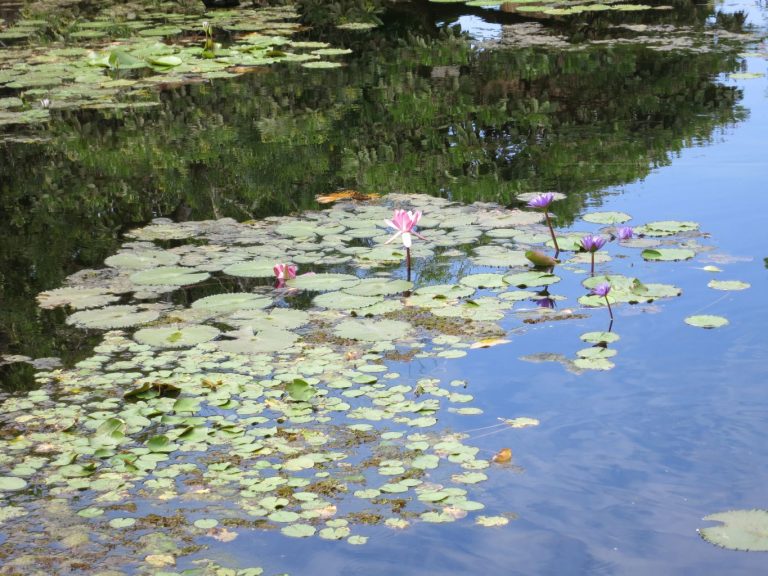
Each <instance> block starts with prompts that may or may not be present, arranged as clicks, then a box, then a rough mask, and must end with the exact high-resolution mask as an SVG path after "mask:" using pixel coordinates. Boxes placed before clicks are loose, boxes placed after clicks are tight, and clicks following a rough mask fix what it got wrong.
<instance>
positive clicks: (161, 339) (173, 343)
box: [133, 325, 221, 348]
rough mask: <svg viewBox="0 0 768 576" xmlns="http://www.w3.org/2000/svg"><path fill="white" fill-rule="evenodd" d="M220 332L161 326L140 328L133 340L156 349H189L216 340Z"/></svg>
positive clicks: (208, 329)
mask: <svg viewBox="0 0 768 576" xmlns="http://www.w3.org/2000/svg"><path fill="white" fill-rule="evenodd" d="M220 333H221V332H219V330H218V329H217V328H214V327H213V326H203V325H199V326H195V325H193V326H180V327H172V326H162V327H158V328H142V329H141V330H139V331H137V332H136V333H135V334H134V335H133V338H134V340H136V341H137V342H140V343H141V344H146V345H148V346H154V347H156V348H189V347H190V346H196V345H197V344H201V343H203V342H208V341H209V340H213V339H214V338H216V337H217V336H218V335H219V334H220Z"/></svg>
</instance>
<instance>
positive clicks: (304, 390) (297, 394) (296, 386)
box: [285, 378, 317, 402]
mask: <svg viewBox="0 0 768 576" xmlns="http://www.w3.org/2000/svg"><path fill="white" fill-rule="evenodd" d="M285 391H286V392H288V395H289V396H290V397H291V399H292V400H296V401H297V402H306V401H307V400H309V399H310V398H312V397H313V396H314V395H315V394H317V390H315V389H314V388H313V387H312V386H310V385H309V384H308V383H307V382H306V381H304V380H302V379H300V378H296V379H294V380H293V382H290V383H288V384H286V385H285Z"/></svg>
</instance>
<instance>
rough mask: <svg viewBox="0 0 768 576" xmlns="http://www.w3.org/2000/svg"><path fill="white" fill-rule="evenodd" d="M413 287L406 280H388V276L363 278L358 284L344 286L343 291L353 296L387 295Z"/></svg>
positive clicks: (411, 283)
mask: <svg viewBox="0 0 768 576" xmlns="http://www.w3.org/2000/svg"><path fill="white" fill-rule="evenodd" d="M411 288H413V282H409V281H408V280H399V279H395V280H390V279H389V278H364V279H363V280H361V281H360V283H359V284H357V285H355V286H352V287H351V288H345V289H344V290H343V292H346V293H347V294H353V295H355V296H389V295H392V294H399V293H401V292H406V291H408V290H410V289H411Z"/></svg>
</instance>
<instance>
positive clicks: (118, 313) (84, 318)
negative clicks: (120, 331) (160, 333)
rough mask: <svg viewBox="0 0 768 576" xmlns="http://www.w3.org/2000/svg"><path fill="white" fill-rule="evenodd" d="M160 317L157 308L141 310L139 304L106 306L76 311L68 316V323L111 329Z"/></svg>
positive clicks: (144, 322)
mask: <svg viewBox="0 0 768 576" xmlns="http://www.w3.org/2000/svg"><path fill="white" fill-rule="evenodd" d="M159 317H160V313H159V312H158V311H156V310H140V309H139V308H138V307H137V306H105V307H104V308H99V309H96V310H83V311H82V312H75V313H74V314H72V315H71V316H70V317H69V318H67V324H75V325H77V326H82V327H84V328H95V329H99V330H111V329H113V328H127V327H129V326H136V325H138V324H146V323H147V322H152V321H153V320H157V319H158V318H159Z"/></svg>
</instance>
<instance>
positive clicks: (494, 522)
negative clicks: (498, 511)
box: [475, 516, 509, 528]
mask: <svg viewBox="0 0 768 576" xmlns="http://www.w3.org/2000/svg"><path fill="white" fill-rule="evenodd" d="M475 524H477V525H478V526H485V527H486V528H491V527H495V526H506V525H507V524H509V518H505V517H504V516H478V517H477V518H475Z"/></svg>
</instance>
